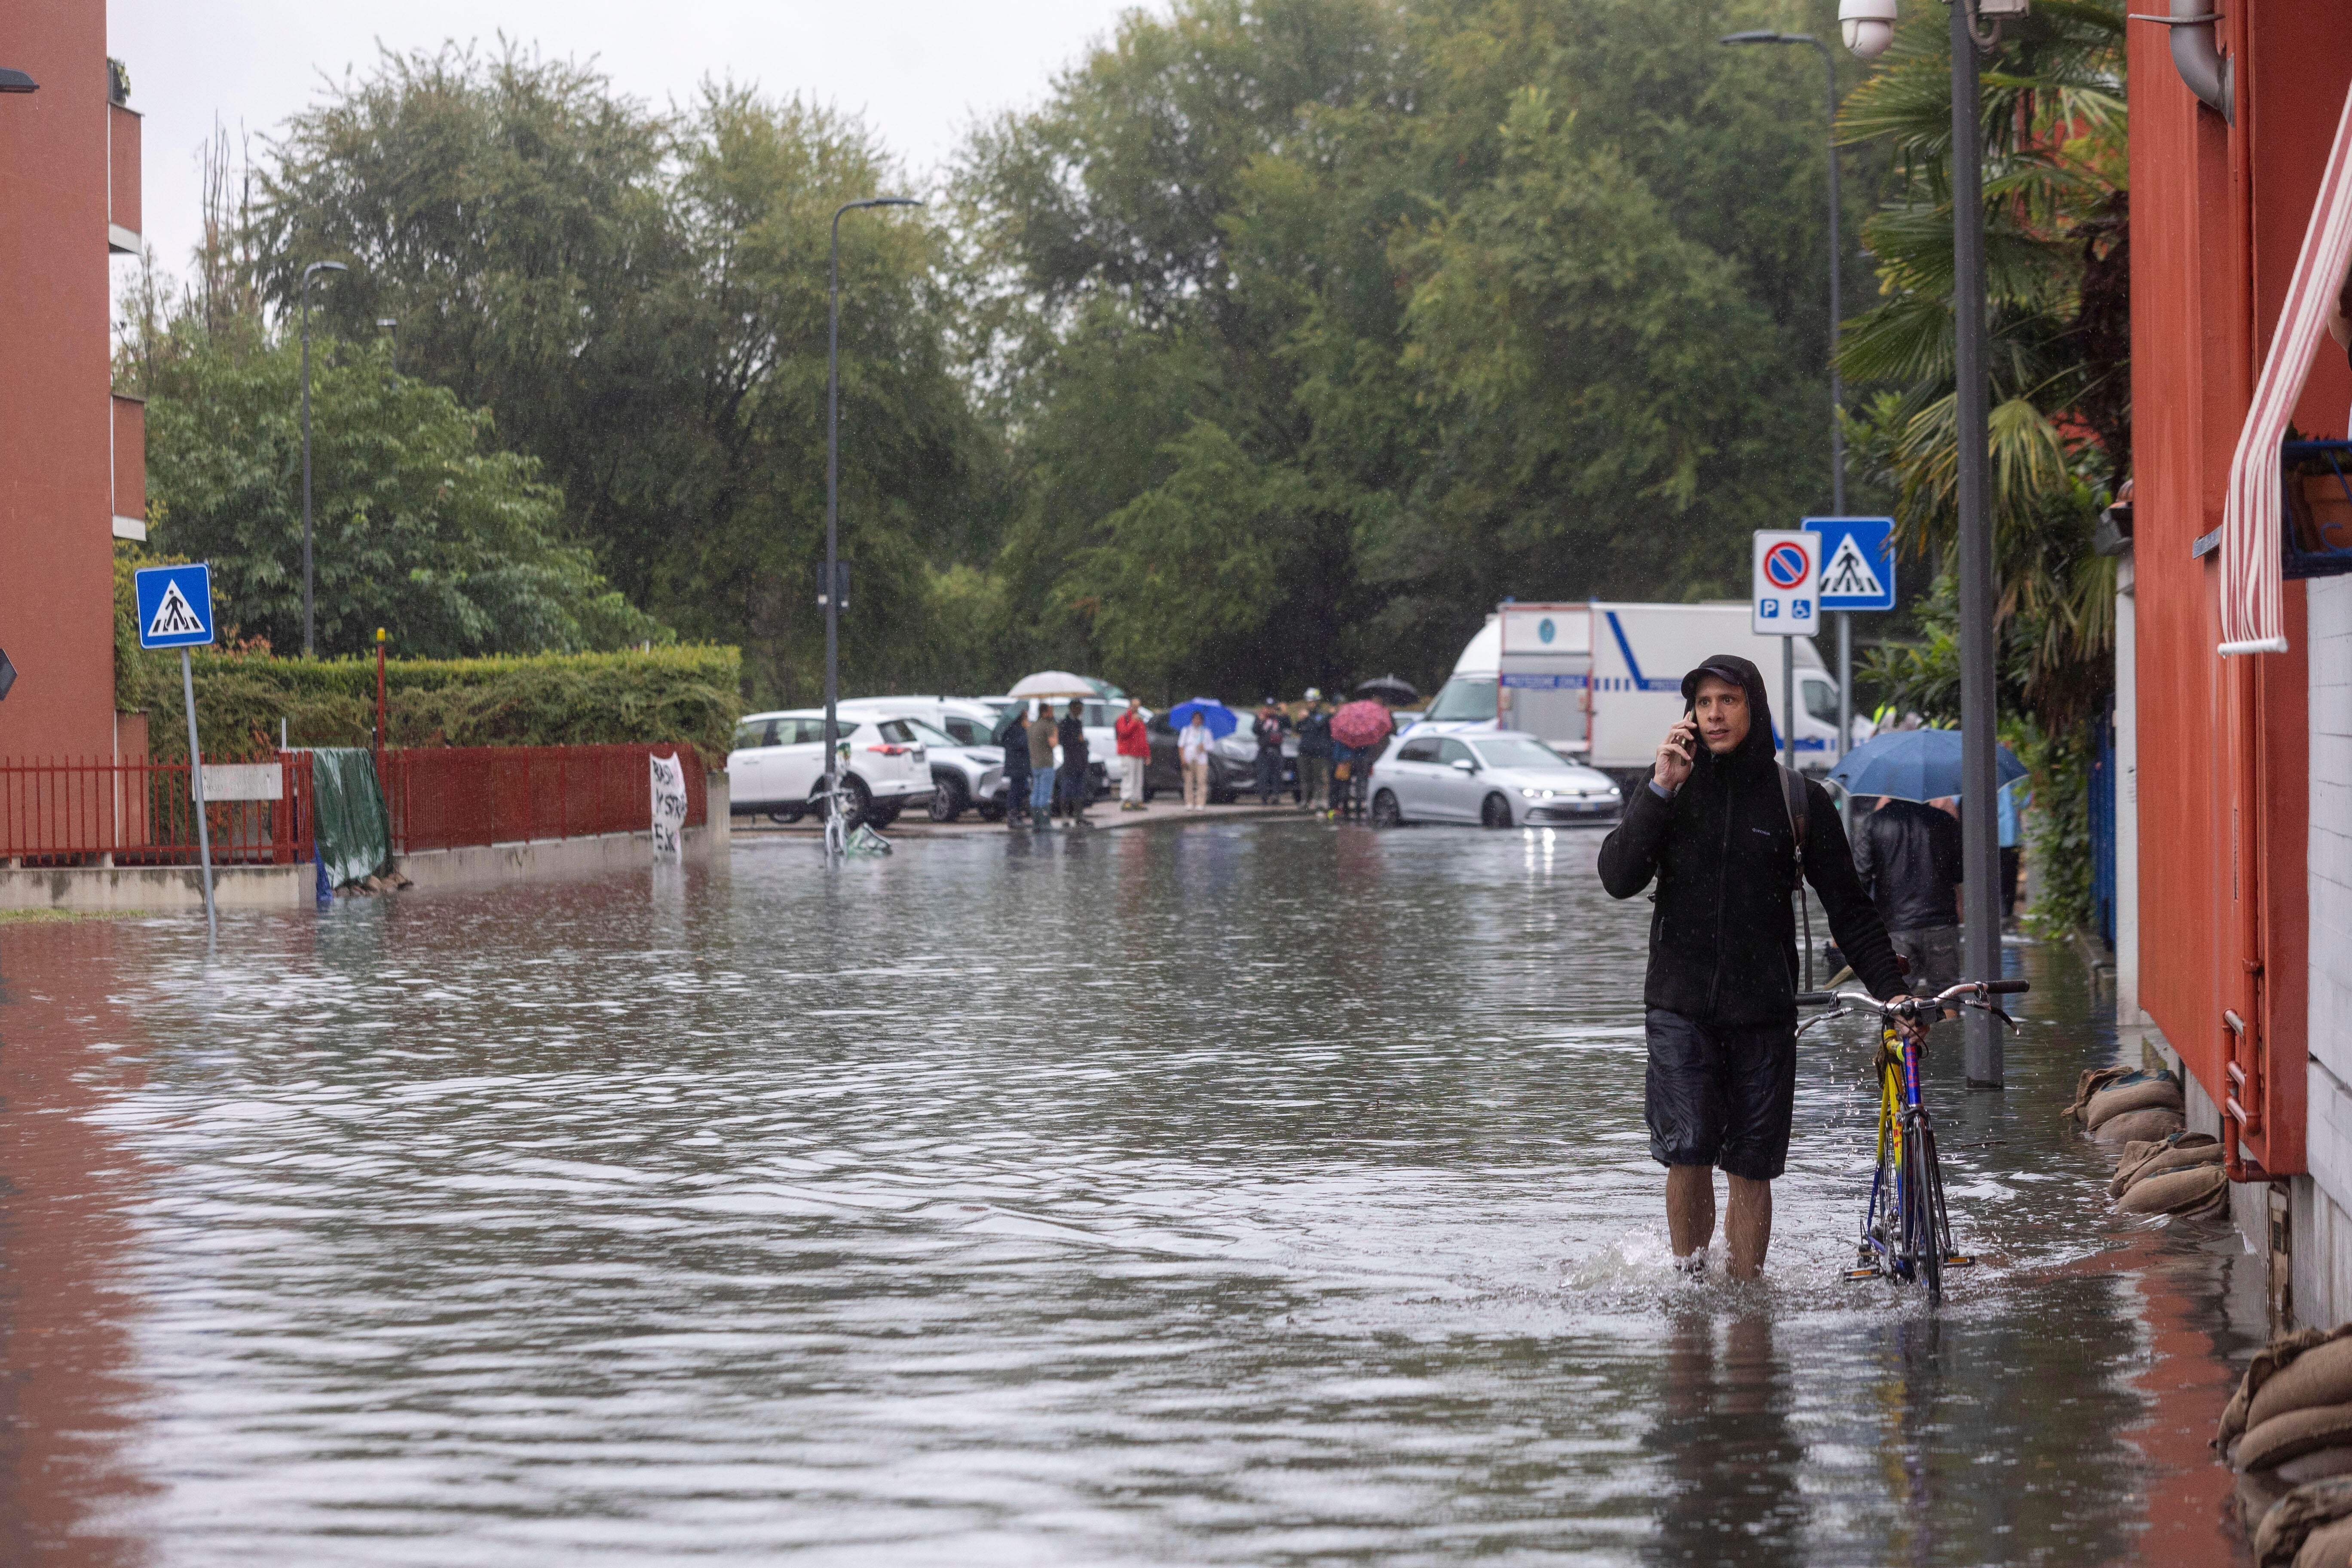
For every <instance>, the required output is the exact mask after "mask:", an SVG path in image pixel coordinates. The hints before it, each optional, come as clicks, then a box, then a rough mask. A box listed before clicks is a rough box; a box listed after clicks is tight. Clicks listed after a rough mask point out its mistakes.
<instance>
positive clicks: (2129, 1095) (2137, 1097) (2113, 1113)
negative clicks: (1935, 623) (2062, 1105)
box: [2083, 1072, 2182, 1132]
mask: <svg viewBox="0 0 2352 1568" xmlns="http://www.w3.org/2000/svg"><path fill="white" fill-rule="evenodd" d="M2152 1105H2160V1106H2163V1107H2164V1108H2166V1109H2167V1110H2179V1109H2180V1108H2181V1105H2182V1100H2181V1098H2180V1080H2179V1079H2177V1078H2175V1077H2173V1076H2172V1075H2171V1074H2170V1073H2168V1072H2158V1073H2133V1074H2131V1075H2129V1076H2128V1077H2126V1078H2119V1079H2116V1081H2115V1082H2113V1083H2111V1084H2109V1085H2107V1087H2106V1088H2105V1089H2101V1090H2099V1092H2098V1093H2096V1094H2095V1095H2093V1096H2091V1102H2090V1104H2088V1105H2086V1106H2084V1108H2083V1125H2084V1128H2085V1129H2087V1130H2088V1131H2093V1132H2096V1131H2098V1130H2099V1129H2100V1128H2101V1127H2103V1126H2105V1124H2106V1123H2107V1122H2108V1121H2112V1120H2114V1119H2115V1118H2116V1117H2118V1116H2121V1115H2123V1114H2124V1113H2125V1112H2126V1111H2132V1110H2147V1108H2148V1107H2149V1106H2152Z"/></svg>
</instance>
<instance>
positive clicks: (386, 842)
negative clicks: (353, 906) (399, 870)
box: [310, 746, 392, 888]
mask: <svg viewBox="0 0 2352 1568" xmlns="http://www.w3.org/2000/svg"><path fill="white" fill-rule="evenodd" d="M310 789H311V798H312V800H313V802H314V803H315V810H314V817H315V821H314V823H313V826H314V828H315V829H316V831H317V833H318V836H319V858H320V861H321V862H322V863H324V865H325V866H326V868H327V880H328V882H329V883H330V884H331V885H332V886H334V887H338V888H341V887H343V886H345V885H347V884H349V883H352V882H364V881H365V880H367V879H369V878H370V877H373V876H375V875H377V874H378V873H380V872H383V871H385V870H387V869H389V868H391V866H392V813H391V811H390V810H389V809H387V808H386V806H385V805H384V801H383V785H382V784H379V783H378V782H377V780H376V776H375V757H374V754H373V753H372V752H368V751H366V750H364V749H363V748H362V747H358V746H320V747H318V748H316V749H315V750H313V751H312V752H310Z"/></svg>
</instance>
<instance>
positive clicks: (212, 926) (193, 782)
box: [180, 648, 220, 941]
mask: <svg viewBox="0 0 2352 1568" xmlns="http://www.w3.org/2000/svg"><path fill="white" fill-rule="evenodd" d="M180 695H181V696H182V697H184V698H185V699H186V700H187V704H188V784H189V785H190V786H191V787H192V788H193V789H194V792H195V801H196V860H197V863H198V864H199V865H201V866H202V867H203V868H204V874H205V939H206V940H207V941H212V940H216V939H217V938H218V937H219V936H220V917H219V915H218V914H217V913H216V912H215V910H214V909H213V835H212V828H211V826H209V825H208V824H207V823H206V822H205V754H204V752H202V751H201V750H200V749H199V748H198V747H197V744H196V678H195V676H194V675H193V674H192V673H190V671H189V669H188V650H187V649H186V648H182V649H181V650H180Z"/></svg>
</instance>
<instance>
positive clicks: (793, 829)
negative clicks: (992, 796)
mask: <svg viewBox="0 0 2352 1568" xmlns="http://www.w3.org/2000/svg"><path fill="white" fill-rule="evenodd" d="M1322 820H1323V816H1322V814H1321V813H1320V812H1313V811H1307V810H1303V809H1301V808H1300V807H1298V806H1297V805H1240V804H1235V805H1213V806H1210V807H1209V808H1208V809H1206V810H1205V811H1187V810H1185V809H1184V806H1183V804H1182V803H1181V801H1169V802H1161V801H1155V802H1153V803H1152V804H1150V805H1147V806H1145V807H1144V808H1143V809H1142V810H1141V811H1121V810H1120V809H1119V808H1118V802H1117V801H1115V800H1114V801H1102V802H1099V803H1097V804H1096V805H1092V806H1089V807H1087V825H1086V826H1085V827H1083V828H1080V829H1077V830H1076V831H1079V832H1089V831H1091V832H1116V831H1119V830H1121V829H1126V828H1134V827H1166V826H1181V825H1183V824H1185V823H1200V822H1243V821H1259V822H1320V821H1322ZM879 831H880V832H881V834H882V836H883V837H886V838H887V839H889V840H890V842H891V843H892V844H894V845H897V844H920V843H923V842H925V841H926V840H930V839H941V838H978V837H986V836H988V835H990V834H993V835H995V836H996V837H1000V838H1002V837H1004V836H1005V835H1006V834H1007V833H1008V832H1011V831H1015V830H1013V829H1008V828H1007V827H1006V826H1004V824H1003V821H1002V820H1001V819H1000V820H998V821H995V822H989V821H986V820H984V819H982V817H981V816H978V815H977V814H976V813H973V814H967V815H966V816H963V817H962V818H961V819H960V820H958V821H955V822H933V821H931V820H929V818H927V817H901V818H900V819H899V820H898V821H897V822H894V823H892V824H891V825H890V826H887V827H885V828H882V829H880V830H879ZM1050 831H1054V832H1068V831H1071V830H1070V828H1069V827H1068V826H1067V825H1066V824H1061V825H1057V826H1055V828H1053V829H1051V830H1050ZM733 832H734V842H735V843H736V844H738V845H752V844H764V845H788V844H806V845H814V844H816V843H817V842H818V841H819V840H820V838H821V837H822V833H821V830H820V829H819V827H818V826H817V824H816V822H815V821H814V819H813V818H803V819H802V820H801V821H799V822H795V823H789V824H786V823H774V822H770V821H768V820H767V819H766V818H764V817H751V816H739V817H737V818H736V819H735V822H734V827H733Z"/></svg>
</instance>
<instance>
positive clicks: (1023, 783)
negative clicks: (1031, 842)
mask: <svg viewBox="0 0 2352 1568" xmlns="http://www.w3.org/2000/svg"><path fill="white" fill-rule="evenodd" d="M1026 716H1027V715H1026V711H1025V709H1024V705H1023V704H1021V703H1018V702H1016V703H1014V704H1013V707H1012V708H1011V710H1008V711H1007V712H1006V713H1005V715H1004V717H1003V719H1002V720H1000V721H998V722H997V726H996V731H995V732H994V733H993V734H992V735H990V736H989V737H988V738H989V740H990V741H991V742H992V743H994V744H996V745H999V746H1002V747H1003V748H1004V826H1007V827H1018V826H1021V825H1022V824H1024V823H1025V822H1027V821H1028V820H1029V731H1028V727H1027V725H1026V724H1025V723H1024V722H1023V721H1024V719H1025V718H1026Z"/></svg>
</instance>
